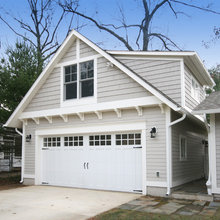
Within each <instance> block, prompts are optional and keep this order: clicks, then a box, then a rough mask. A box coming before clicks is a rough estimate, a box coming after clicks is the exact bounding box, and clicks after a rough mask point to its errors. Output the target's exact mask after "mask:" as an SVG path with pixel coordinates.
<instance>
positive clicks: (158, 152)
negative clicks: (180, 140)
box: [24, 107, 166, 183]
mask: <svg viewBox="0 0 220 220" xmlns="http://www.w3.org/2000/svg"><path fill="white" fill-rule="evenodd" d="M134 121H135V122H138V121H146V124H147V138H146V139H147V140H146V141H147V143H146V144H147V149H146V161H147V163H146V168H147V169H146V170H147V181H152V182H163V183H164V182H166V130H165V127H166V124H165V123H166V122H165V114H163V113H161V109H160V108H159V107H151V108H143V116H138V114H137V111H136V110H135V109H128V110H123V111H122V117H121V118H118V117H117V115H116V113H115V112H103V119H102V120H100V119H97V116H96V115H95V114H86V115H85V121H81V120H80V119H79V117H78V116H76V115H72V116H69V120H68V122H64V121H63V119H62V118H55V117H54V118H53V123H52V124H49V122H48V121H47V120H45V119H40V124H39V125H37V124H35V122H34V121H32V120H31V119H30V120H28V125H27V126H26V128H25V130H26V134H31V136H32V139H31V142H25V165H24V176H31V175H35V147H38V148H40V147H41V146H35V131H36V129H43V128H52V127H56V128H59V127H64V126H65V127H73V126H75V127H77V126H92V125H99V124H100V125H101V124H105V125H107V124H108V123H120V122H134ZM154 126H156V127H157V129H158V133H157V138H150V130H151V128H152V127H154ZM131 129H132V128H131ZM158 171H159V172H160V177H156V172H158Z"/></svg>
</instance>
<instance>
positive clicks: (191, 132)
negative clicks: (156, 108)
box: [172, 112, 207, 185]
mask: <svg viewBox="0 0 220 220" xmlns="http://www.w3.org/2000/svg"><path fill="white" fill-rule="evenodd" d="M180 117H181V116H180V115H177V113H175V112H172V121H174V120H176V119H177V118H180ZM180 135H183V136H185V137H186V140H187V160H186V161H180V146H179V136H180ZM206 137H207V134H206V130H205V128H201V127H200V126H198V125H197V124H195V123H194V122H192V121H190V120H189V119H185V120H184V121H182V122H180V123H178V124H176V125H174V126H172V167H173V183H179V185H180V184H183V183H186V182H189V181H192V180H194V179H198V178H200V177H202V176H203V175H204V147H203V145H202V140H204V139H205V138H206Z"/></svg>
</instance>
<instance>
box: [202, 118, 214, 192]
mask: <svg viewBox="0 0 220 220" xmlns="http://www.w3.org/2000/svg"><path fill="white" fill-rule="evenodd" d="M204 120H205V121H204V122H205V127H206V130H207V133H208V144H209V146H208V154H209V176H208V180H207V182H206V186H207V192H208V195H212V192H211V186H212V177H211V172H210V170H211V161H212V160H211V148H210V146H211V138H210V127H209V125H208V122H207V120H206V114H204Z"/></svg>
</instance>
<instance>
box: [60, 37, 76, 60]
mask: <svg viewBox="0 0 220 220" xmlns="http://www.w3.org/2000/svg"><path fill="white" fill-rule="evenodd" d="M75 59H76V41H74V42H73V44H72V45H71V46H70V47H69V48H68V50H67V51H66V53H65V54H64V56H63V57H62V58H61V59H60V61H59V63H63V62H67V61H71V60H75Z"/></svg>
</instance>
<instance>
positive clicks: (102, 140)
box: [89, 134, 111, 146]
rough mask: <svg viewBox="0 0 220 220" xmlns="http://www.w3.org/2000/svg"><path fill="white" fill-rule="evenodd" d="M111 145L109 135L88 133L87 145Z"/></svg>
mask: <svg viewBox="0 0 220 220" xmlns="http://www.w3.org/2000/svg"><path fill="white" fill-rule="evenodd" d="M109 145H111V135H109V134H108V135H90V136H89V146H109Z"/></svg>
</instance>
